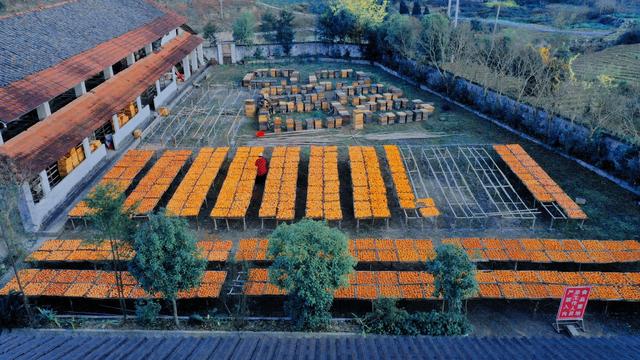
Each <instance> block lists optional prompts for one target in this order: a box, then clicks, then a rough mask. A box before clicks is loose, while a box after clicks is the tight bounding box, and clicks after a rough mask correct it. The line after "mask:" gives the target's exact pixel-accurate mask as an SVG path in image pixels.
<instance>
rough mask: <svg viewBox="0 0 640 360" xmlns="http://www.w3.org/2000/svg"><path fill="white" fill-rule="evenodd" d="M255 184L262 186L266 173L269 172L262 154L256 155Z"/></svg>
mask: <svg viewBox="0 0 640 360" xmlns="http://www.w3.org/2000/svg"><path fill="white" fill-rule="evenodd" d="M256 172H257V176H256V182H257V183H259V184H264V181H265V179H266V178H267V173H268V172H269V166H268V164H267V159H265V158H264V155H263V153H260V155H258V159H256Z"/></svg>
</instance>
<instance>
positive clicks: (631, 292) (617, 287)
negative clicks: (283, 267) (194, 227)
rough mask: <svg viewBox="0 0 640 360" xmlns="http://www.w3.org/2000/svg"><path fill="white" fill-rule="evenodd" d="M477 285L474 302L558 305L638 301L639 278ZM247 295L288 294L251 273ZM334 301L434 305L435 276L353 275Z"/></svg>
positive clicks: (542, 278)
mask: <svg viewBox="0 0 640 360" xmlns="http://www.w3.org/2000/svg"><path fill="white" fill-rule="evenodd" d="M590 279H593V280H590ZM476 280H477V281H478V285H479V292H478V293H477V294H476V295H475V297H474V298H476V299H483V298H484V299H509V300H510V299H522V300H540V299H559V298H561V297H562V293H563V288H564V287H565V286H575V285H591V286H592V293H591V299H592V300H602V301H630V302H631V301H632V302H637V301H640V274H638V273H609V272H559V271H511V270H486V271H479V272H477V273H476ZM594 281H595V282H594ZM244 293H245V294H246V295H249V296H279V295H285V294H286V293H285V292H284V291H283V290H282V289H280V288H278V287H276V286H274V285H273V284H270V283H269V276H268V269H251V270H249V275H248V279H247V282H246V283H245V287H244ZM334 296H335V298H336V299H357V300H373V299H376V298H380V297H387V298H397V299H407V300H435V299H436V297H435V296H434V278H433V275H432V274H430V273H428V272H422V271H355V272H354V273H352V274H351V275H350V276H349V286H347V287H344V288H340V289H338V290H336V291H335V293H334Z"/></svg>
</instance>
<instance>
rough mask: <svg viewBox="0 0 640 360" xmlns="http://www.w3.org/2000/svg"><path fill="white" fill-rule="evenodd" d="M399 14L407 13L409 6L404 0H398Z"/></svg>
mask: <svg viewBox="0 0 640 360" xmlns="http://www.w3.org/2000/svg"><path fill="white" fill-rule="evenodd" d="M399 12H400V14H404V15H406V14H408V13H409V7H408V6H407V3H406V2H404V0H400V10H399Z"/></svg>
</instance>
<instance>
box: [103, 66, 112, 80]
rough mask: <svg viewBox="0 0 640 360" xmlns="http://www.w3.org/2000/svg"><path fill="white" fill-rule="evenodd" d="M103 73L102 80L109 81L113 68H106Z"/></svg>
mask: <svg viewBox="0 0 640 360" xmlns="http://www.w3.org/2000/svg"><path fill="white" fill-rule="evenodd" d="M102 72H103V73H104V79H105V80H109V79H111V78H112V77H113V66H108V67H107V68H106V69H104V70H103V71H102Z"/></svg>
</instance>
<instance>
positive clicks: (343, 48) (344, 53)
mask: <svg viewBox="0 0 640 360" xmlns="http://www.w3.org/2000/svg"><path fill="white" fill-rule="evenodd" d="M258 49H260V51H259V53H260V54H261V57H263V58H273V57H279V56H282V54H284V51H283V49H282V45H280V44H264V45H236V56H235V60H236V61H242V60H244V59H246V58H254V57H255V55H256V51H257V50H258ZM289 56H294V57H305V56H328V57H333V58H354V59H359V58H362V49H361V48H360V46H359V45H356V44H330V43H322V42H305V43H295V44H293V46H292V47H291V54H290V55H289Z"/></svg>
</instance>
